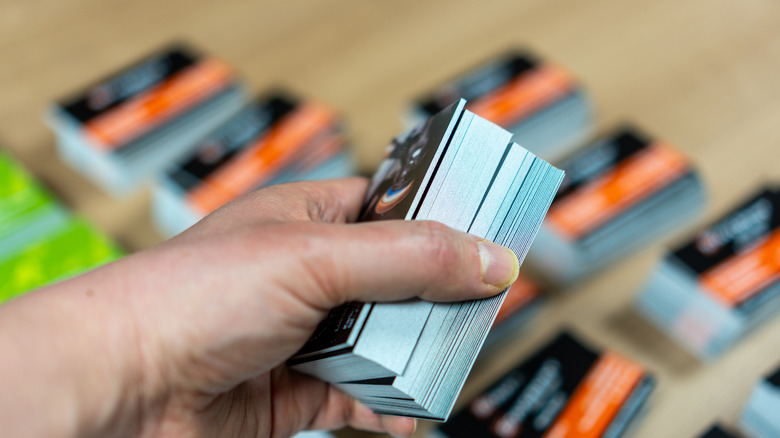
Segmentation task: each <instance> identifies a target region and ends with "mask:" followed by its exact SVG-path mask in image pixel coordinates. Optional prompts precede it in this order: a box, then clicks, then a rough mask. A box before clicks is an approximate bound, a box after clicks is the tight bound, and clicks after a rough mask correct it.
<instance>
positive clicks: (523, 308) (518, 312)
mask: <svg viewBox="0 0 780 438" xmlns="http://www.w3.org/2000/svg"><path fill="white" fill-rule="evenodd" d="M542 301H543V298H542V290H541V288H540V287H539V285H538V284H536V283H535V282H534V281H533V280H531V279H530V278H528V277H527V276H525V275H523V274H522V273H521V274H520V275H519V276H518V277H517V281H515V282H514V283H513V284H512V286H510V287H509V290H508V291H507V294H506V298H505V299H504V304H502V305H501V310H499V311H498V315H496V320H495V321H493V326H492V327H491V328H490V334H489V335H488V337H487V339H485V344H484V345H483V346H482V352H481V354H483V355H484V354H487V353H490V352H492V351H494V350H495V349H496V348H498V347H499V346H500V345H502V344H503V341H505V340H506V339H507V338H509V337H511V336H513V335H515V334H516V333H518V331H519V330H521V329H522V328H523V327H524V326H525V325H526V324H527V323H528V322H529V321H530V320H531V319H532V318H533V316H534V315H535V314H536V313H537V311H538V310H539V308H540V307H541V304H542Z"/></svg>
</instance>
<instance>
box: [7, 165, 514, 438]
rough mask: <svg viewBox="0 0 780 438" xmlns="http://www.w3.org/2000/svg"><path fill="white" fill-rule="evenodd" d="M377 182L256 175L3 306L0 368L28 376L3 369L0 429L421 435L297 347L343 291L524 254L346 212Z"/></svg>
mask: <svg viewBox="0 0 780 438" xmlns="http://www.w3.org/2000/svg"><path fill="white" fill-rule="evenodd" d="M365 189H366V182H365V180H363V179H345V180H336V181H328V182H317V183H297V184H288V185H282V186H274V187H271V188H267V189H263V190H259V191H256V192H254V193H251V194H249V195H247V196H245V197H243V198H241V199H238V200H236V201H234V202H232V203H230V204H228V205H226V206H225V207H223V208H222V209H220V210H218V211H216V212H215V213H213V214H212V215H210V216H208V217H207V218H205V219H204V220H203V221H201V222H200V223H198V224H197V225H196V226H194V227H192V228H191V229H189V230H187V231H186V232H184V233H182V234H181V235H179V236H177V237H175V238H173V239H171V240H170V241H168V242H166V243H165V244H163V245H160V246H158V247H156V248H153V249H151V250H147V251H143V252H140V253H138V254H135V255H132V256H129V257H126V258H125V259H123V260H120V261H118V262H115V263H113V264H111V265H108V266H105V267H103V268H100V269H97V270H95V271H93V272H91V273H88V274H85V275H83V276H80V277H76V278H74V279H71V280H69V281H66V282H64V283H60V284H58V285H54V286H51V287H49V288H46V289H43V290H41V291H38V292H35V293H32V294H29V295H26V296H24V297H22V298H20V299H18V300H15V301H13V302H11V303H8V304H7V305H5V306H2V307H0V351H2V352H10V351H15V352H17V353H20V354H17V355H14V357H16V358H17V359H11V360H10V361H6V362H4V363H0V376H6V377H5V378H3V377H0V379H3V380H6V379H9V376H15V375H18V374H14V373H19V372H23V373H24V374H26V375H27V378H25V379H14V378H13V377H10V379H11V380H14V381H15V382H9V385H10V386H9V385H6V384H5V382H4V388H9V389H6V390H5V391H4V392H5V393H6V395H4V396H2V397H0V428H2V429H4V430H6V431H8V430H10V431H12V433H10V434H9V435H8V436H47V437H53V436H100V437H105V436H140V437H158V436H159V437H169V436H171V437H217V436H229V437H239V436H240V437H244V436H247V437H286V436H290V435H293V434H294V433H296V432H297V431H299V430H302V429H336V428H340V427H343V426H345V425H350V426H353V427H356V428H360V429H366V430H372V431H388V432H390V433H392V434H394V435H398V436H407V435H410V434H411V433H412V432H413V431H414V428H415V422H414V420H412V419H409V418H403V417H388V416H379V415H376V414H374V413H372V412H371V411H370V410H369V409H368V408H366V407H365V406H363V405H361V404H360V403H359V402H356V401H355V400H353V399H351V398H349V397H348V396H346V395H345V394H343V393H341V392H339V391H338V390H336V389H335V388H333V387H330V386H329V385H328V384H326V383H323V382H321V381H319V380H316V379H314V378H312V377H309V376H306V375H303V374H299V373H296V372H294V371H291V370H289V369H287V368H286V366H285V361H286V360H287V359H288V358H289V357H290V356H292V355H293V354H294V353H295V352H296V351H297V350H298V349H299V348H300V347H301V346H302V345H303V343H304V342H305V341H306V340H307V339H308V338H309V336H310V335H311V333H312V332H313V330H314V329H315V327H316V326H317V324H318V323H319V321H320V320H322V318H323V317H324V316H325V314H326V313H327V312H328V310H329V309H331V308H333V307H336V306H338V305H340V304H342V303H345V302H348V301H382V300H401V299H406V298H409V297H421V298H423V299H429V300H462V299H473V298H483V297H487V296H491V295H493V294H495V293H498V292H499V291H501V290H502V289H503V288H504V287H506V286H508V285H509V284H510V283H511V282H512V281H514V279H515V278H516V276H517V271H518V264H517V259H516V258H515V257H514V255H513V254H512V253H511V252H510V251H509V250H506V249H505V248H503V247H500V246H498V245H495V244H492V243H489V242H484V241H480V240H479V239H477V238H476V237H474V236H470V235H468V234H465V233H462V232H458V231H455V230H452V229H450V228H447V227H445V226H444V225H441V224H438V223H435V222H426V221H387V222H371V223H360V224H348V223H349V222H352V221H354V220H355V218H356V216H357V214H358V212H359V209H360V205H361V202H362V198H363V194H364V191H365ZM2 356H3V357H6V356H8V355H7V354H5V353H4V354H3V355H2ZM46 364H48V365H46ZM30 374H31V375H30ZM22 393H23V395H20V394H22ZM20 399H21V400H20ZM47 414H48V416H47ZM41 415H43V417H44V420H46V421H41ZM17 423H20V424H17ZM9 427H10V429H9ZM14 427H16V428H14ZM13 431H18V432H19V433H18V434H15V433H13Z"/></svg>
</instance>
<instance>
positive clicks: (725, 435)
mask: <svg viewBox="0 0 780 438" xmlns="http://www.w3.org/2000/svg"><path fill="white" fill-rule="evenodd" d="M699 438H739V437H738V436H737V435H734V434H733V433H731V432H729V431H727V430H726V429H725V428H724V427H723V426H721V425H719V424H715V425H713V426H712V427H710V428H709V429H707V431H706V432H704V433H703V434H701V435H699Z"/></svg>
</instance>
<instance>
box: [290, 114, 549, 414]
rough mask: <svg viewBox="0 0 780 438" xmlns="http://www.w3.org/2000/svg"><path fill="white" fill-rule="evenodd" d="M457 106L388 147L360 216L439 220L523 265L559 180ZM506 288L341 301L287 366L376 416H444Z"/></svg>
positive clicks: (498, 132) (508, 137)
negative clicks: (458, 297) (478, 295)
mask: <svg viewBox="0 0 780 438" xmlns="http://www.w3.org/2000/svg"><path fill="white" fill-rule="evenodd" d="M464 107H465V101H463V100H459V101H458V102H456V103H454V104H453V105H451V106H449V107H447V108H445V109H444V110H443V111H442V112H440V113H439V114H437V115H435V116H434V117H431V118H429V119H428V120H427V121H425V122H424V123H422V124H420V125H418V126H417V127H416V128H415V129H413V130H412V131H410V132H407V133H406V134H405V135H402V136H401V137H399V138H396V139H395V140H394V141H393V144H392V145H391V146H393V147H392V149H391V150H390V152H389V156H388V157H387V159H386V160H385V161H384V162H383V163H382V164H381V165H380V167H379V170H378V171H377V173H376V175H375V176H374V179H373V181H372V184H371V186H370V187H369V190H368V193H367V196H366V202H365V204H364V206H363V211H362V213H361V217H360V220H362V221H370V220H383V219H407V220H411V219H417V220H436V221H439V222H442V223H444V224H446V225H448V226H450V227H453V228H455V229H459V230H462V231H467V232H469V233H471V234H474V235H476V236H479V237H482V238H484V239H487V240H491V241H495V242H497V243H499V244H502V245H504V246H507V247H509V248H511V249H512V250H513V251H514V252H515V253H516V254H517V256H518V258H519V259H520V260H521V261H522V260H523V258H524V257H525V254H526V253H527V251H528V248H529V246H530V245H531V241H532V240H533V237H534V236H535V234H536V231H537V230H538V227H539V226H540V225H541V222H542V219H543V217H544V214H545V213H546V211H547V208H548V207H549V205H550V202H551V201H552V198H553V196H554V195H555V191H556V190H557V188H558V185H559V184H560V182H561V179H562V178H563V173H562V172H561V171H560V170H558V169H556V168H554V167H552V166H550V165H549V164H547V163H546V162H544V161H542V160H540V159H539V158H537V157H535V156H534V155H533V154H531V153H530V152H528V151H527V150H525V149H523V148H522V147H520V146H518V145H516V144H513V143H511V142H510V140H511V137H512V134H511V133H509V132H507V131H505V130H504V129H502V128H500V127H498V126H496V125H495V124H493V123H490V122H488V121H487V120H484V119H482V118H480V117H478V116H475V115H474V114H473V113H471V112H470V111H467V110H465V109H464ZM505 295H506V292H504V293H501V294H499V295H497V296H495V297H492V298H488V299H485V300H475V301H465V302H456V303H435V304H434V303H430V302H425V301H420V300H410V301H407V302H402V303H350V304H347V305H345V306H342V307H340V308H337V309H334V310H333V311H331V312H330V313H329V315H328V316H327V317H326V318H325V320H324V321H323V322H322V323H321V324H320V326H319V327H318V329H317V330H316V331H315V333H314V335H313V336H312V338H311V339H310V340H309V342H308V343H307V344H306V345H305V346H304V347H303V348H302V349H301V351H300V352H299V353H298V354H297V355H296V356H295V357H293V358H292V359H290V361H289V362H288V364H289V365H290V366H291V367H292V368H293V369H295V370H298V371H301V372H304V373H307V374H311V375H313V376H316V377H318V378H320V379H322V380H325V381H327V382H331V383H333V384H335V386H336V387H338V388H339V389H341V390H342V391H344V392H346V393H347V394H350V395H352V396H353V397H355V398H357V399H359V400H360V401H361V402H363V404H365V405H366V406H368V407H370V408H372V409H373V410H374V411H375V412H377V413H382V414H393V415H404V416H411V417H418V418H426V419H432V420H439V421H441V420H446V418H447V416H448V415H449V413H450V410H451V409H452V406H453V404H454V402H455V399H456V397H457V395H458V393H459V392H460V389H461V387H462V385H463V383H464V381H465V379H466V376H467V375H468V373H469V370H470V369H471V366H472V365H473V363H474V360H475V358H476V356H477V354H478V353H479V349H480V347H481V345H482V343H483V342H484V340H485V337H486V336H487V332H488V330H489V329H490V327H491V325H492V323H493V320H494V319H495V317H496V314H497V313H498V310H499V307H500V306H501V303H502V301H503V299H504V297H505Z"/></svg>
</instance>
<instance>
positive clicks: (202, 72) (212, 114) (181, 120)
mask: <svg viewBox="0 0 780 438" xmlns="http://www.w3.org/2000/svg"><path fill="white" fill-rule="evenodd" d="M243 102H244V92H243V91H242V87H241V86H240V85H239V83H238V81H237V78H236V76H235V74H234V72H233V70H232V68H231V67H230V66H228V65H227V64H226V63H225V62H223V61H221V60H219V59H216V58H214V57H211V56H204V55H201V54H199V53H198V52H197V51H196V50H194V49H192V48H191V47H188V46H186V45H183V44H175V45H172V46H169V47H166V48H165V49H163V50H161V51H159V52H157V53H154V54H152V55H150V56H148V57H146V58H144V59H142V60H140V61H139V62H137V63H135V64H133V65H132V66H129V67H128V68H126V69H124V70H122V71H120V72H118V73H116V74H113V75H111V76H110V77H108V78H106V79H104V80H102V81H100V82H98V83H97V84H95V85H93V86H90V87H88V88H87V89H86V90H84V91H81V92H79V93H76V94H75V95H73V96H71V97H68V98H66V99H62V100H60V101H59V102H57V103H56V104H54V105H53V108H52V110H51V112H50V115H49V117H48V121H49V124H50V126H51V127H52V129H53V130H54V132H55V134H56V136H57V144H58V149H59V152H60V154H61V156H62V158H63V159H64V160H65V161H66V162H67V163H68V164H70V165H71V166H72V167H73V168H75V169H76V170H78V171H79V172H81V173H82V174H84V175H85V176H86V177H87V178H89V179H91V180H92V181H94V182H95V183H97V184H98V185H100V186H101V187H102V188H104V189H105V190H107V191H109V192H111V193H112V194H115V195H117V194H125V193H128V192H130V191H131V190H132V189H135V188H138V186H139V185H140V184H141V183H142V182H144V181H146V180H148V179H149V177H150V176H154V175H155V174H157V173H159V172H160V171H162V170H163V169H164V168H165V167H168V166H170V165H171V164H172V163H173V162H174V161H175V160H176V159H177V158H179V157H180V156H181V155H182V154H183V153H186V152H187V151H188V150H189V149H190V148H192V146H193V145H194V144H195V142H196V141H197V140H199V139H200V138H201V137H202V136H203V135H205V134H206V133H208V132H209V131H211V130H212V129H214V128H215V127H217V126H218V125H219V124H221V123H222V122H223V121H225V120H226V119H227V118H228V117H229V116H230V115H232V114H233V113H234V112H235V111H236V110H238V109H239V107H240V106H241V105H242V103H243Z"/></svg>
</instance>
